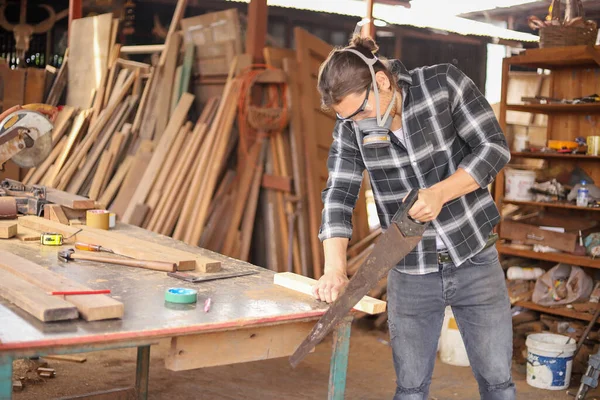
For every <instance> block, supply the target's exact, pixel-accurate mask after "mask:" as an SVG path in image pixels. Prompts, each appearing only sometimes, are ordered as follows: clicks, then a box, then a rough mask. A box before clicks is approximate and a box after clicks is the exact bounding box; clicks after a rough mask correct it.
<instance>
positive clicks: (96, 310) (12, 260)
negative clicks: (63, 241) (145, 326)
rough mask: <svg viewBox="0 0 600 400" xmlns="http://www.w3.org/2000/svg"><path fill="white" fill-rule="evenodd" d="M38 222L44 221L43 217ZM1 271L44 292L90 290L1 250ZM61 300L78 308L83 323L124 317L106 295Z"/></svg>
mask: <svg viewBox="0 0 600 400" xmlns="http://www.w3.org/2000/svg"><path fill="white" fill-rule="evenodd" d="M40 219H41V220H44V219H43V218H40ZM44 221H45V220H44ZM48 222H51V221H48ZM70 229H75V228H70ZM0 269H3V270H5V271H8V272H10V273H11V274H13V275H15V276H18V277H19V278H21V279H23V280H25V281H27V282H29V283H31V284H32V285H35V286H37V287H39V288H41V289H42V290H45V291H47V292H50V291H73V290H77V291H81V290H91V289H90V288H89V287H87V286H84V285H81V284H79V283H76V282H73V281H71V280H69V279H67V278H65V277H63V276H61V275H59V274H56V273H54V272H52V271H48V270H47V269H45V268H43V267H42V266H40V265H38V264H35V263H33V262H31V261H29V260H27V259H24V258H22V257H19V256H16V255H14V254H11V253H9V252H7V251H0ZM64 298H65V300H66V301H68V302H69V303H71V304H73V305H74V306H75V307H77V310H79V313H80V315H81V316H82V317H83V318H84V319H85V320H86V321H97V320H103V319H112V318H122V317H123V312H124V307H123V303H121V302H119V301H117V300H114V299H112V298H110V297H108V296H105V295H98V294H94V295H78V296H64Z"/></svg>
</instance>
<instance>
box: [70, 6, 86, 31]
mask: <svg viewBox="0 0 600 400" xmlns="http://www.w3.org/2000/svg"><path fill="white" fill-rule="evenodd" d="M82 16H83V7H82V4H81V0H69V27H68V29H69V33H70V32H71V23H72V22H73V21H74V20H76V19H79V18H81V17H82ZM68 36H69V37H70V36H71V35H68Z"/></svg>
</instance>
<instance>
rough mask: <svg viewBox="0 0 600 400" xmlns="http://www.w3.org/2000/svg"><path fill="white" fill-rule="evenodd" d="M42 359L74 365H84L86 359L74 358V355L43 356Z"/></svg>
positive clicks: (81, 357)
mask: <svg viewBox="0 0 600 400" xmlns="http://www.w3.org/2000/svg"><path fill="white" fill-rule="evenodd" d="M43 358H44V359H47V360H56V361H70V362H76V363H84V362H86V361H87V358H86V357H83V356H76V355H49V356H43Z"/></svg>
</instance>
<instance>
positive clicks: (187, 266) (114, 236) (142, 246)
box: [19, 216, 221, 272]
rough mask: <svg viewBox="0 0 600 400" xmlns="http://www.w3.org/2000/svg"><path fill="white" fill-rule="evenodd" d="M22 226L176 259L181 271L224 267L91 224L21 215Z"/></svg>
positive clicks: (143, 254) (147, 255)
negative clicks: (69, 224)
mask: <svg viewBox="0 0 600 400" xmlns="http://www.w3.org/2000/svg"><path fill="white" fill-rule="evenodd" d="M19 226H24V227H26V228H29V229H33V230H36V231H40V232H56V233H60V234H62V235H64V236H73V238H72V240H73V241H81V242H87V243H93V244H97V245H100V246H102V247H106V248H109V249H111V250H113V251H114V252H115V253H119V254H122V255H125V256H128V257H132V258H136V259H140V260H151V261H168V262H174V263H176V264H177V269H178V270H179V271H182V270H185V271H192V270H196V271H198V272H218V271H220V270H221V262H220V261H217V260H214V259H212V258H209V257H206V256H202V255H200V254H196V253H190V252H187V251H184V250H178V249H174V248H171V247H168V246H164V245H159V244H156V243H153V242H149V241H147V240H143V239H138V238H135V237H131V236H130V235H127V234H124V233H119V232H115V231H105V230H101V229H94V228H90V227H88V226H79V227H71V226H66V225H61V224H58V223H56V222H54V221H49V220H47V219H44V218H40V217H34V216H24V217H20V218H19Z"/></svg>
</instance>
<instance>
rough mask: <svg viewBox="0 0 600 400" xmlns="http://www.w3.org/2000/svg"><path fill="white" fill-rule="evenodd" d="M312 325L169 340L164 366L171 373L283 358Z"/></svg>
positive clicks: (299, 324)
mask: <svg viewBox="0 0 600 400" xmlns="http://www.w3.org/2000/svg"><path fill="white" fill-rule="evenodd" d="M313 326H314V322H312V321H308V322H307V321H302V322H296V323H292V324H279V325H273V326H260V327H246V328H241V329H235V330H230V331H224V332H214V333H208V334H203V335H188V336H180V337H175V338H173V339H171V347H170V349H169V353H168V354H167V356H166V358H165V367H166V368H167V369H168V370H171V371H185V370H188V369H196V368H205V367H214V366H218V365H230V364H235V363H241V362H249V361H258V360H268V359H270V358H279V357H287V356H289V355H291V354H292V353H293V352H294V351H295V350H296V348H297V347H298V345H299V344H300V343H302V341H303V340H304V338H305V337H306V335H308V334H309V333H310V331H311V329H312V328H313Z"/></svg>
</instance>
